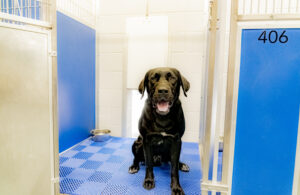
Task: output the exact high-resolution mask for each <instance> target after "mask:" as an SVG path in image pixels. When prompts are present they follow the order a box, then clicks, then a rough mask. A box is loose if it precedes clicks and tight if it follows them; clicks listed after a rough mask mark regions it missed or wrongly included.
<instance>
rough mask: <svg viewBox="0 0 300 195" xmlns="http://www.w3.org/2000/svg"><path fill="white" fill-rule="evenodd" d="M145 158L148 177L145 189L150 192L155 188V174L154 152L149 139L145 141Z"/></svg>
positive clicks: (146, 177) (146, 176) (145, 181)
mask: <svg viewBox="0 0 300 195" xmlns="http://www.w3.org/2000/svg"><path fill="white" fill-rule="evenodd" d="M143 149H144V156H145V161H146V175H145V180H144V184H143V186H144V188H145V189H147V190H150V189H152V188H154V187H155V182H154V174H153V152H152V147H151V143H150V140H149V139H147V138H146V139H144V140H143Z"/></svg>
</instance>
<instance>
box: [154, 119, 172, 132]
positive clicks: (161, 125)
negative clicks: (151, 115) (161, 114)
mask: <svg viewBox="0 0 300 195" xmlns="http://www.w3.org/2000/svg"><path fill="white" fill-rule="evenodd" d="M174 127H175V121H174V120H171V119H160V118H157V119H155V121H154V122H153V130H154V131H155V132H170V131H172V129H174Z"/></svg>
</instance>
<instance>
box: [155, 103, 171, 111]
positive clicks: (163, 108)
mask: <svg viewBox="0 0 300 195" xmlns="http://www.w3.org/2000/svg"><path fill="white" fill-rule="evenodd" d="M157 109H158V110H159V111H161V112H166V111H168V109H169V102H159V103H157Z"/></svg>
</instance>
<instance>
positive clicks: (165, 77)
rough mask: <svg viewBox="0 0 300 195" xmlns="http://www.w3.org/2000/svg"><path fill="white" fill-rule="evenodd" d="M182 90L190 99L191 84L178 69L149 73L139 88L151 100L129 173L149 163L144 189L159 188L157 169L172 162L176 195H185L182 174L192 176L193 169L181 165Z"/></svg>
mask: <svg viewBox="0 0 300 195" xmlns="http://www.w3.org/2000/svg"><path fill="white" fill-rule="evenodd" d="M180 87H182V89H183V93H184V95H185V96H186V92H187V91H188V90H189V88H190V84H189V82H188V81H187V80H186V79H185V78H184V77H183V76H182V75H181V74H180V72H179V71H178V70H176V69H175V68H155V69H152V70H149V71H148V72H147V73H146V75H145V78H144V79H143V80H142V81H141V83H140V85H139V92H140V93H141V94H142V96H143V95H144V92H145V90H147V93H148V98H147V100H146V102H145V106H144V110H143V112H142V115H141V118H140V120H139V131H140V136H139V137H138V138H137V140H136V141H135V142H134V143H133V145H132V152H133V155H134V160H133V164H132V165H131V166H130V168H129V173H136V172H138V170H139V168H140V167H139V163H140V162H145V163H146V176H145V180H144V184H143V186H144V188H146V189H149V190H150V189H152V188H154V187H155V182H154V174H153V166H159V165H161V163H162V162H171V189H172V194H178V195H179V194H180V195H181V194H184V191H183V189H182V188H181V186H180V183H179V176H178V175H179V174H178V170H181V171H185V172H188V171H189V167H188V166H187V165H186V164H184V163H181V162H179V157H180V151H181V137H182V136H183V133H184V130H185V120H184V115H183V110H182V107H181V102H180V100H179V93H180Z"/></svg>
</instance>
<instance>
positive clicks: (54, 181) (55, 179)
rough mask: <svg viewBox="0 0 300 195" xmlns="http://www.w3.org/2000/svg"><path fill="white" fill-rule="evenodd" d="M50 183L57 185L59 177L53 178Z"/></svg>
mask: <svg viewBox="0 0 300 195" xmlns="http://www.w3.org/2000/svg"><path fill="white" fill-rule="evenodd" d="M51 182H52V183H59V177H55V178H52V179H51Z"/></svg>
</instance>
